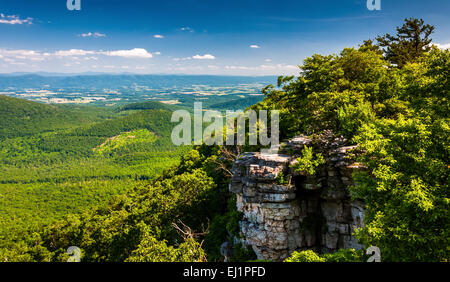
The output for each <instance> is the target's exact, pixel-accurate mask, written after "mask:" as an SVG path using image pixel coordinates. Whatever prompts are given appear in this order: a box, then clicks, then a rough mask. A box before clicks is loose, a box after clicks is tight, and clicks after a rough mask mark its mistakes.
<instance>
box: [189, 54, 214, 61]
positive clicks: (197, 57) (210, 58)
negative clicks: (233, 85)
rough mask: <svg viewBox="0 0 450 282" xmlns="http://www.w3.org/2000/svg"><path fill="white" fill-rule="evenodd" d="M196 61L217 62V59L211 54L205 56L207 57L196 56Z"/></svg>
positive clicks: (194, 57)
mask: <svg viewBox="0 0 450 282" xmlns="http://www.w3.org/2000/svg"><path fill="white" fill-rule="evenodd" d="M192 59H194V60H215V59H216V57H214V56H213V55H211V54H205V55H195V56H193V57H192Z"/></svg>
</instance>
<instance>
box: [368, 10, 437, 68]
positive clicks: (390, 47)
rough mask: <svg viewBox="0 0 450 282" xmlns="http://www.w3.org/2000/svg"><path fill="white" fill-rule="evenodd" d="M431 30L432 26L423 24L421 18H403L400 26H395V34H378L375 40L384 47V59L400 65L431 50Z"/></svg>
mask: <svg viewBox="0 0 450 282" xmlns="http://www.w3.org/2000/svg"><path fill="white" fill-rule="evenodd" d="M433 31H434V26H431V25H428V24H424V21H423V20H422V19H415V18H410V19H405V23H404V24H403V26H402V27H397V34H396V35H390V34H386V35H384V36H379V37H378V38H377V41H378V44H379V45H380V46H381V47H383V48H384V51H385V57H386V59H387V60H388V61H390V62H391V63H392V64H395V65H397V66H398V67H402V66H404V65H405V64H407V63H409V62H414V61H416V60H417V59H418V58H420V57H422V56H423V54H425V53H427V52H428V51H430V50H431V46H430V43H431V41H432V39H431V38H430V35H431V34H432V33H433Z"/></svg>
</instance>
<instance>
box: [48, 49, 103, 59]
mask: <svg viewBox="0 0 450 282" xmlns="http://www.w3.org/2000/svg"><path fill="white" fill-rule="evenodd" d="M95 53H96V52H95V51H86V50H81V49H70V50H61V51H56V52H55V53H53V54H54V55H55V56H59V57H67V56H85V55H92V54H95Z"/></svg>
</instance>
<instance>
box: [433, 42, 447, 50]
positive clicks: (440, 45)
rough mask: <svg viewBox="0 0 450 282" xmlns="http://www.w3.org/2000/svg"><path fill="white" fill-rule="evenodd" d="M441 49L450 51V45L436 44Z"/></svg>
mask: <svg viewBox="0 0 450 282" xmlns="http://www.w3.org/2000/svg"><path fill="white" fill-rule="evenodd" d="M435 45H436V46H437V47H438V48H439V49H442V50H445V49H450V43H446V44H439V43H436V44H435Z"/></svg>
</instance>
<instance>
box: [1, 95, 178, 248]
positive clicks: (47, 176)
mask: <svg viewBox="0 0 450 282" xmlns="http://www.w3.org/2000/svg"><path fill="white" fill-rule="evenodd" d="M1 102H2V103H0V105H1V107H2V112H1V116H2V118H1V120H3V121H5V120H6V121H7V123H5V124H2V129H4V130H5V131H6V130H8V134H3V135H1V139H2V140H1V142H0V203H1V204H0V215H1V216H0V246H5V245H8V244H10V243H11V241H13V240H15V239H18V238H21V233H22V232H24V230H30V229H31V230H33V229H34V228H38V226H40V225H42V224H48V223H51V222H54V221H55V220H57V219H59V218H61V217H63V216H65V215H67V214H74V213H79V212H83V211H85V210H87V209H88V208H90V207H92V206H95V205H98V204H101V203H103V202H105V201H107V200H108V199H109V198H111V197H112V196H114V195H118V194H122V193H124V192H125V191H127V190H128V189H130V188H131V187H133V186H135V185H137V184H138V183H140V182H142V181H144V180H148V179H151V178H153V177H155V176H156V175H158V174H159V173H161V172H162V170H163V169H164V168H167V167H169V166H170V165H172V164H175V163H177V162H178V158H179V156H180V155H181V154H182V153H183V152H184V151H185V150H186V149H185V148H182V147H181V148H177V147H175V146H173V145H172V143H171V140H170V133H171V128H172V124H171V123H170V116H171V112H169V111H165V110H145V111H135V112H133V113H130V114H129V115H122V114H120V115H119V114H115V113H114V111H113V110H107V109H101V108H96V107H87V106H81V107H80V106H71V107H69V106H52V105H45V104H40V103H35V102H30V101H25V100H21V99H15V98H8V97H2V100H1ZM24 116H26V117H27V118H26V119H25V122H24V123H21V121H22V120H23V117H24ZM16 125H17V126H16ZM22 125H24V126H22ZM22 128H26V129H28V130H27V131H24V132H23V133H26V134H20V130H21V129H22ZM18 130H19V131H18ZM5 131H4V132H5Z"/></svg>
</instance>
